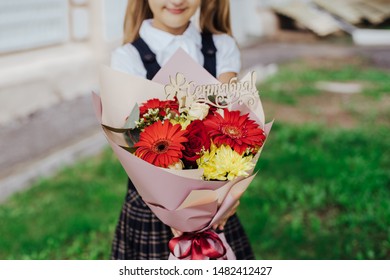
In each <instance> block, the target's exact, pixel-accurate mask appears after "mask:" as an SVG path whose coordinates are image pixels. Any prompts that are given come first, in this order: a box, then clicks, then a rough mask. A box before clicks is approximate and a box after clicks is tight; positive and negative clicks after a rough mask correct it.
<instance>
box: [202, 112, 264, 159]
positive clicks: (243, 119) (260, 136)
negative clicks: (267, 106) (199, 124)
mask: <svg viewBox="0 0 390 280" xmlns="http://www.w3.org/2000/svg"><path fill="white" fill-rule="evenodd" d="M223 115H224V116H223V117H222V116H221V115H220V114H218V113H217V112H216V113H215V114H214V115H213V116H210V117H209V118H208V119H207V120H205V121H204V124H205V126H206V129H207V131H208V133H209V135H210V137H211V139H212V140H213V142H214V143H215V144H216V145H217V146H221V145H228V146H230V147H231V148H232V149H233V150H235V151H236V152H237V153H239V154H240V155H241V154H242V153H243V152H245V150H246V149H247V148H250V149H254V150H255V151H257V150H258V149H259V148H260V147H261V146H263V143H264V140H265V134H264V130H262V129H261V128H260V127H259V125H258V124H257V123H256V122H255V121H253V120H251V119H249V117H248V115H249V114H245V115H242V116H240V111H229V110H227V109H225V110H224V114H223Z"/></svg>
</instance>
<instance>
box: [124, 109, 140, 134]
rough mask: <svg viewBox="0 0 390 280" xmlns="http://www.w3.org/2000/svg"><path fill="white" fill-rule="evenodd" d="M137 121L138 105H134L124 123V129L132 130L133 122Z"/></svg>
mask: <svg viewBox="0 0 390 280" xmlns="http://www.w3.org/2000/svg"><path fill="white" fill-rule="evenodd" d="M138 120H139V107H138V104H135V105H134V108H133V110H131V113H130V115H129V116H128V117H127V119H126V123H125V125H124V128H125V129H134V128H135V126H136V124H135V122H136V121H138Z"/></svg>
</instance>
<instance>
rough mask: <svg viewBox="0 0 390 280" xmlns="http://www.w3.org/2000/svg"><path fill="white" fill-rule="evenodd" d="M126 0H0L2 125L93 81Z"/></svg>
mask: <svg viewBox="0 0 390 280" xmlns="http://www.w3.org/2000/svg"><path fill="white" fill-rule="evenodd" d="M126 3H127V0H115V1H113V0H15V1H9V0H0V124H4V123H7V122H10V121H12V120H15V119H18V118H20V117H24V116H27V115H29V114H31V113H33V112H35V111H36V110H39V109H43V108H45V107H48V106H51V105H53V104H55V103H57V102H61V101H63V100H68V99H72V98H74V97H77V96H79V95H82V94H87V93H89V92H90V91H91V89H93V88H96V85H97V69H98V67H97V66H98V65H99V64H100V63H104V62H107V61H108V58H109V53H110V51H111V49H112V48H113V47H114V46H117V45H119V44H120V38H121V33H122V20H123V15H124V11H125V6H126Z"/></svg>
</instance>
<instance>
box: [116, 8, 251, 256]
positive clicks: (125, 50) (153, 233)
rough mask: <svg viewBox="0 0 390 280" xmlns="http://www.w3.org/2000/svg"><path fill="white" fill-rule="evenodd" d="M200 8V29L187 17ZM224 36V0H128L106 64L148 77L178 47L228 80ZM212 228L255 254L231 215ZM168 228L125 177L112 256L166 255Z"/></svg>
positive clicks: (232, 55)
mask: <svg viewBox="0 0 390 280" xmlns="http://www.w3.org/2000/svg"><path fill="white" fill-rule="evenodd" d="M199 7H200V18H199V20H200V29H201V33H199V31H198V29H197V28H196V27H195V25H194V24H193V23H192V22H191V21H190V19H191V17H192V16H193V15H194V14H195V12H196V11H197V10H198V8H199ZM229 35H231V29H230V19H229V0H129V2H128V6H127V11H126V17H125V24H124V45H123V46H121V47H119V48H118V49H116V50H115V51H114V52H113V54H112V58H111V67H112V68H113V69H116V70H119V71H122V72H126V73H130V74H133V75H139V76H142V77H146V78H148V79H152V78H153V76H154V75H155V74H156V73H157V72H158V70H159V69H160V66H163V65H164V64H165V63H166V62H167V61H168V60H169V58H170V57H171V56H172V55H173V54H174V53H175V51H176V50H177V49H178V48H179V47H181V48H183V49H184V50H185V51H186V52H187V53H188V54H189V55H190V56H191V57H192V58H193V59H194V60H195V61H197V62H198V63H200V64H201V65H203V66H204V67H205V69H206V70H207V71H209V72H210V73H211V74H212V75H214V76H215V77H217V78H218V79H219V80H220V81H221V82H227V81H229V80H230V78H232V77H235V76H236V75H237V73H238V72H239V70H240V53H239V50H238V48H237V45H236V43H235V41H234V39H233V38H232V37H231V36H229ZM156 184H157V185H158V182H156ZM159 187H164V186H159ZM233 212H234V211H233ZM227 218H228V217H227ZM227 218H226V219H227ZM217 228H218V229H219V230H224V233H225V236H226V239H227V241H228V243H229V245H230V246H231V248H232V249H233V251H234V253H235V254H236V257H237V259H253V258H254V256H253V252H252V249H251V247H250V245H249V242H248V239H247V237H246V235H245V232H244V230H243V228H242V226H241V224H240V222H239V220H238V218H237V216H236V215H235V214H233V213H232V215H231V216H230V218H229V219H228V220H227V221H226V220H225V221H222V222H221V223H220V224H218V225H214V229H217ZM172 232H174V233H175V235H178V234H181V233H180V232H177V231H175V230H171V229H170V228H169V227H168V226H166V225H164V224H163V223H162V222H161V221H160V220H159V219H158V218H157V217H156V216H155V215H154V214H153V213H152V212H151V211H150V209H149V208H148V207H147V206H146V204H145V203H144V202H143V201H142V199H141V197H140V196H139V194H138V193H137V191H136V189H135V188H134V185H133V184H132V182H131V181H130V180H129V182H128V192H127V196H126V200H125V203H124V205H123V208H122V212H121V215H120V218H119V223H118V225H117V229H116V233H115V238H114V241H113V247H112V259H167V258H168V256H169V249H168V242H169V240H170V239H171V238H172V237H173V233H172Z"/></svg>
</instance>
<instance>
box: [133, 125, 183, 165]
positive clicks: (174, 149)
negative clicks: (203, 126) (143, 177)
mask: <svg viewBox="0 0 390 280" xmlns="http://www.w3.org/2000/svg"><path fill="white" fill-rule="evenodd" d="M185 133H186V131H185V130H181V125H180V124H176V125H172V124H171V123H170V122H168V121H166V122H164V123H162V122H161V121H158V122H155V123H154V124H152V125H150V126H148V127H146V128H145V130H144V131H143V132H141V134H140V140H139V142H138V143H136V144H135V145H134V147H135V148H137V150H136V151H135V155H136V156H137V157H140V158H142V159H143V160H145V161H147V162H149V163H151V164H153V165H156V166H160V167H168V166H169V165H171V164H174V163H176V162H178V161H179V160H180V158H181V157H182V150H183V149H184V146H183V145H182V143H184V142H187V141H188V140H187V138H186V137H184V135H185Z"/></svg>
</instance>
